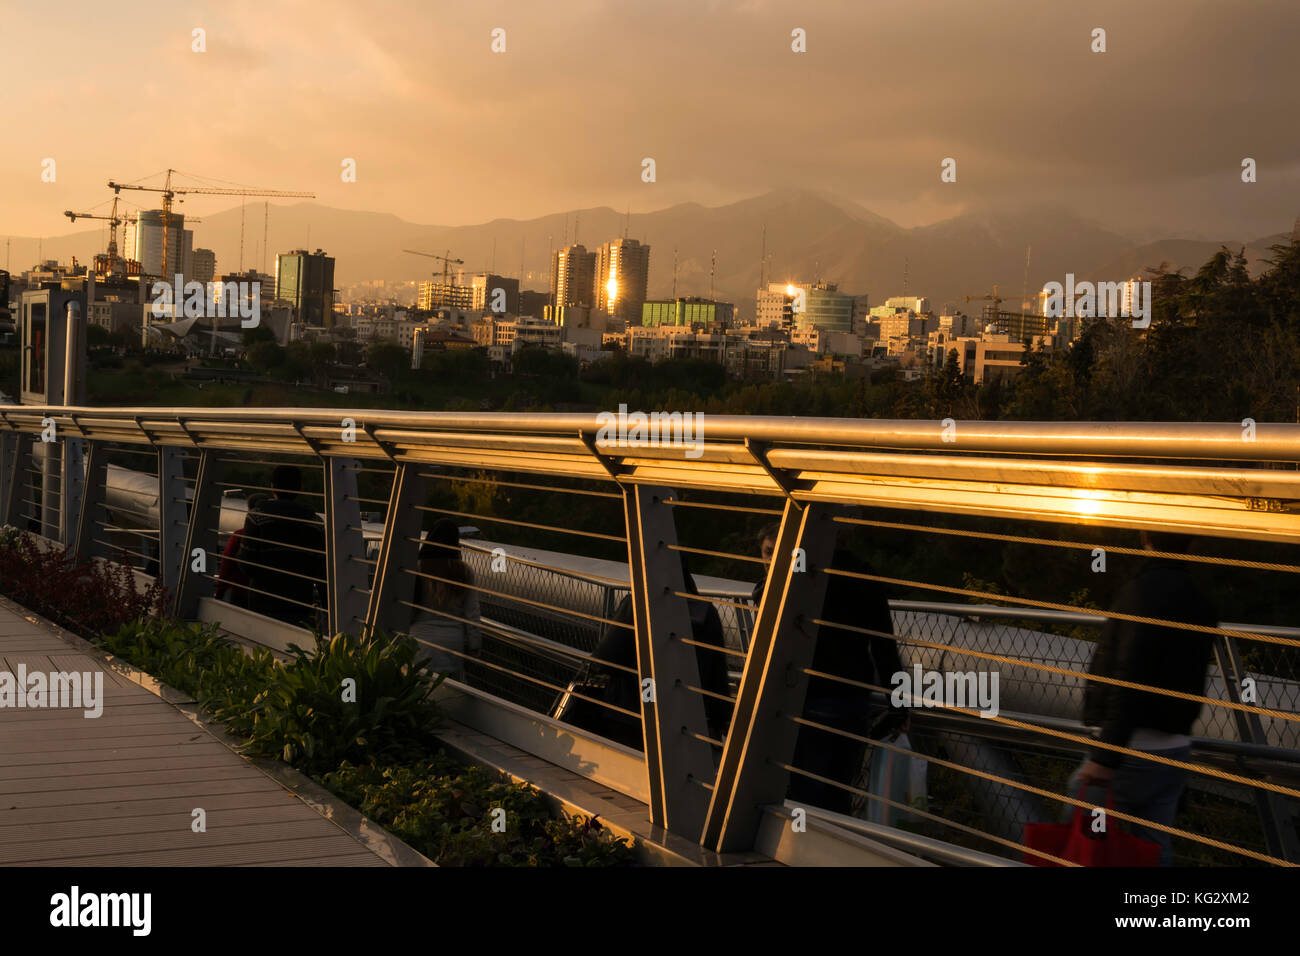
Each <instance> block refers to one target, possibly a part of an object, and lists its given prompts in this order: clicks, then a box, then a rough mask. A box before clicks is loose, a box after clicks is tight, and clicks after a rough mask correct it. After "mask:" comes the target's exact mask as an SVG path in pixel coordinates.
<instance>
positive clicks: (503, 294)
mask: <svg viewBox="0 0 1300 956" xmlns="http://www.w3.org/2000/svg"><path fill="white" fill-rule="evenodd" d="M469 284H470V306H469V309H470V311H471V312H480V313H482V312H494V313H496V314H498V315H518V314H519V280H518V279H507V278H506V277H505V276H499V275H493V274H492V273H490V272H485V273H480V274H479V275H476V276H474V278H472V279H471V280H470V283H469ZM497 290H500V292H499V293H498V291H497ZM497 306H500V308H497Z"/></svg>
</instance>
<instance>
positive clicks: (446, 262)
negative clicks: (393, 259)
mask: <svg viewBox="0 0 1300 956" xmlns="http://www.w3.org/2000/svg"><path fill="white" fill-rule="evenodd" d="M402 251H403V252H409V253H410V254H411V255H413V256H425V257H426V258H429V259H440V260H442V287H443V292H444V294H445V293H446V289H447V282H448V279H449V278H450V276H449V273H450V271H451V265H452V263H455V264H456V265H461V266H463V265H464V264H465V260H464V259H453V258H451V250H450V249H448V250H447V254H446V255H444V256H439V255H435V254H434V253H432V252H420V251H419V250H417V249H403V250H402ZM439 304H442V300H441V299H440V300H439Z"/></svg>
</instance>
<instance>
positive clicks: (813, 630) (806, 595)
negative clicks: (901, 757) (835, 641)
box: [701, 501, 835, 853]
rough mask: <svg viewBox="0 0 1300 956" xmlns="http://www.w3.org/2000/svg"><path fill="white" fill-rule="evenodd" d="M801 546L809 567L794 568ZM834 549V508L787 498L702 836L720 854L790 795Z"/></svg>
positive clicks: (745, 838) (742, 841)
mask: <svg viewBox="0 0 1300 956" xmlns="http://www.w3.org/2000/svg"><path fill="white" fill-rule="evenodd" d="M796 549H802V552H803V557H804V559H805V562H806V563H805V565H804V567H805V570H803V571H796V570H795V568H796V567H798V564H797V563H796V562H797V558H796ZM834 551H835V524H834V522H833V521H831V514H830V511H829V509H828V508H826V507H825V506H823V505H819V504H812V505H808V506H806V507H804V508H803V510H802V511H801V510H800V509H799V508H798V507H796V506H795V504H794V502H792V501H787V502H786V505H785V513H784V515H783V517H782V519H781V530H780V531H779V532H778V534H777V539H776V550H775V551H774V552H773V555H772V565H771V568H770V570H769V572H768V579H767V586H766V588H765V589H764V592H763V600H762V603H761V604H760V605H759V608H758V621H757V623H756V624H755V626H754V636H753V637H752V639H751V640H750V645H749V654H748V656H747V657H746V658H745V671H744V674H743V675H742V677H741V679H740V691H739V693H738V694H737V695H736V711H735V716H734V717H732V720H731V733H730V734H728V736H727V745H726V747H725V748H724V749H723V751H722V765H721V767H720V768H719V769H718V779H717V783H716V784H715V785H714V788H713V797H712V800H711V802H710V804H709V813H708V819H707V820H706V823H705V827H704V833H703V836H702V839H701V842H702V843H703V844H704V845H705V846H706V847H710V848H713V849H716V850H717V851H718V852H720V853H722V852H730V851H740V850H748V849H751V848H752V847H753V845H754V840H755V838H756V836H757V833H758V825H759V821H760V819H761V816H762V813H763V808H764V807H765V806H768V805H770V804H776V805H777V806H780V805H781V804H782V803H783V802H784V800H785V794H786V790H787V789H788V788H789V778H790V773H789V771H788V770H784V769H783V768H782V767H781V764H788V763H789V762H790V760H791V759H792V758H793V756H794V747H795V741H796V739H797V737H798V733H799V728H798V725H796V724H795V723H794V721H793V720H791V717H792V716H793V715H796V714H800V713H802V712H803V706H804V698H805V696H806V694H807V691H808V677H807V675H806V674H804V670H806V669H807V668H808V667H810V666H811V665H812V659H813V651H814V650H815V649H816V646H817V625H815V624H813V623H811V622H812V620H813V618H815V617H817V616H818V614H819V613H820V612H821V608H822V603H823V601H824V600H825V597H826V583H827V580H826V575H825V574H824V573H822V571H823V570H824V569H825V568H827V567H829V566H830V562H831V557H832V555H833V554H834Z"/></svg>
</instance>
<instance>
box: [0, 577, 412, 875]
mask: <svg viewBox="0 0 1300 956" xmlns="http://www.w3.org/2000/svg"><path fill="white" fill-rule="evenodd" d="M78 643H80V642H79V641H78V639H76V638H72V637H71V636H69V635H63V633H62V632H61V631H59V630H58V629H57V628H54V627H52V626H51V625H50V624H48V623H46V622H44V621H42V620H41V619H39V618H37V617H35V616H34V615H27V614H25V612H24V611H23V609H21V608H19V607H18V606H17V605H14V604H13V603H11V602H8V601H4V600H0V674H3V673H4V672H6V671H8V672H10V673H13V674H14V675H17V674H18V673H19V668H20V666H21V665H26V671H27V673H28V674H32V673H35V672H42V673H49V672H57V671H64V672H76V673H84V672H100V673H103V675H104V676H103V682H104V683H103V698H104V699H103V713H102V714H101V715H100V716H99V717H97V718H87V717H84V716H83V709H81V708H62V709H48V708H47V709H17V708H14V707H12V706H0V865H4V866H14V865H17V866H35V865H56V866H150V865H153V866H241V865H278V866H294V865H305V866H384V865H386V864H388V863H392V862H411V860H410V857H411V856H416V855H415V854H413V853H412V851H410V850H409V848H406V847H405V846H403V845H402V844H397V846H396V852H394V848H393V847H392V845H391V843H390V844H389V845H387V846H385V845H383V842H382V839H381V840H380V841H379V842H378V843H377V842H375V840H374V836H373V831H374V830H375V829H376V828H375V827H374V826H373V824H368V823H365V822H364V821H361V820H360V817H359V815H358V814H356V813H354V812H351V811H349V810H347V809H346V808H340V807H337V806H336V807H333V808H325V809H324V810H323V811H322V812H331V813H332V814H333V815H336V816H337V820H335V819H327V818H326V816H324V815H322V812H318V811H317V809H315V808H314V807H313V805H312V804H311V803H308V802H307V801H306V800H304V799H303V798H302V797H300V796H298V795H297V794H294V793H292V792H290V791H289V790H288V789H286V788H285V787H284V786H282V785H281V784H280V783H279V782H277V780H276V779H274V777H273V776H272V775H270V774H269V773H266V772H263V771H262V770H260V769H259V768H258V766H256V765H254V764H253V763H250V762H249V761H247V760H245V759H244V758H242V757H240V756H239V755H238V754H236V753H234V752H232V751H231V750H230V749H229V748H228V747H227V746H226V745H225V744H224V743H222V742H221V741H220V740H219V739H218V738H217V737H216V736H214V735H213V734H211V733H209V732H208V731H207V730H205V729H204V728H203V727H202V726H200V725H198V724H196V723H195V722H194V721H193V720H191V719H190V718H189V717H188V716H186V714H185V713H183V712H182V711H181V710H179V709H177V707H175V706H173V705H172V704H171V703H168V702H167V701H165V700H163V699H161V698H160V697H159V696H157V694H155V693H154V692H152V691H150V690H148V689H146V687H145V686H142V683H149V678H148V677H147V676H145V675H141V674H140V673H139V672H133V674H132V677H127V676H124V675H123V674H122V673H117V672H114V671H113V670H111V669H110V667H111V666H112V665H109V666H108V667H106V666H105V664H104V662H103V661H102V660H101V659H98V658H97V657H94V656H91V654H90V653H85V652H84V651H83V650H81V649H79V648H78V647H76V646H75V645H76V644H78ZM133 678H134V679H133ZM2 679H3V678H0V680H2ZM15 680H16V677H15ZM153 686H156V685H153ZM278 775H279V776H282V777H286V778H287V779H288V778H293V777H296V776H297V775H294V774H288V775H286V774H284V773H283V772H278ZM298 779H301V778H298ZM312 791H315V792H312ZM307 792H309V794H310V796H311V797H313V798H314V797H316V796H317V795H318V794H319V791H318V790H316V788H314V787H313V786H310V785H309V786H308V787H307ZM196 808H201V809H202V810H203V811H204V814H205V815H206V832H195V830H194V821H195V820H196V815H195V813H194V811H195V810H196ZM340 811H341V812H340ZM358 832H360V834H361V835H360V836H358V835H357V834H358ZM393 842H395V841H393ZM402 851H405V853H403V852H402ZM381 853H382V854H383V855H382V856H381ZM420 859H422V858H420Z"/></svg>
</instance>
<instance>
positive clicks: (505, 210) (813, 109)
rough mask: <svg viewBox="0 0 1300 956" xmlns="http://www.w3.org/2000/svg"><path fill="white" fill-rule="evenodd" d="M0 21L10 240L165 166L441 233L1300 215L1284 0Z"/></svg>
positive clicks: (141, 196)
mask: <svg viewBox="0 0 1300 956" xmlns="http://www.w3.org/2000/svg"><path fill="white" fill-rule="evenodd" d="M0 22H2V23H3V25H4V28H3V29H0V63H3V64H4V69H3V71H2V73H0V87H2V88H3V90H4V95H3V103H4V105H5V110H4V113H5V117H4V118H5V127H6V132H7V135H6V137H5V143H6V145H5V148H4V149H3V150H0V235H6V234H8V235H15V236H42V235H45V236H49V235H60V234H65V233H68V232H72V231H76V230H77V229H80V228H82V224H81V223H78V224H77V225H76V226H75V227H73V226H72V225H71V224H70V223H69V222H68V220H67V219H66V218H64V217H63V216H62V211H63V210H65V209H77V210H78V211H80V210H88V209H91V208H92V207H93V208H95V209H96V210H97V211H104V210H105V209H106V206H107V201H108V200H110V199H111V195H112V194H111V191H110V190H109V189H108V188H107V186H106V182H107V181H108V180H109V179H110V178H112V179H116V180H118V181H122V182H144V183H149V184H159V183H161V181H162V180H161V176H159V175H157V174H158V173H159V172H160V171H161V170H163V169H165V168H168V167H171V168H175V169H178V170H181V171H183V172H185V173H187V174H189V175H188V176H180V177H178V178H177V182H181V183H187V184H189V185H203V184H207V185H222V184H237V185H245V186H256V187H263V188H271V189H286V190H303V191H310V192H312V193H314V194H315V196H316V199H317V201H319V202H321V203H324V204H326V205H329V206H335V207H338V208H343V209H358V210H371V211H377V212H388V213H392V214H394V215H397V216H400V217H402V218H403V219H407V220H409V221H413V222H421V223H428V224H438V225H459V224H469V223H479V222H487V221H490V220H492V219H496V218H514V219H529V218H533V217H537V216H541V215H544V214H549V213H555V212H561V211H564V210H569V209H579V208H590V207H594V206H610V207H613V208H615V209H619V210H622V209H625V208H628V207H630V208H631V209H632V211H634V212H647V211H651V210H654V209H660V208H664V207H667V206H670V205H673V204H675V203H679V202H698V203H701V204H703V205H707V206H713V205H720V204H723V203H727V202H732V201H735V200H738V199H743V198H745V197H748V196H753V195H757V194H760V193H764V192H767V191H768V190H770V189H774V188H785V187H797V188H809V189H816V190H824V191H829V192H832V193H835V194H837V195H839V196H841V197H844V198H847V199H852V200H856V201H858V202H859V203H861V204H862V205H863V206H865V207H866V208H868V209H870V210H872V211H873V212H876V213H878V214H880V215H883V216H886V217H888V218H890V219H893V220H894V221H895V222H897V223H899V224H900V225H903V226H908V227H910V226H916V225H924V224H928V223H931V222H935V221H939V220H942V219H945V218H948V217H951V216H954V215H958V214H961V213H963V212H967V211H977V210H980V209H988V208H999V207H1006V206H1008V205H1011V204H1023V203H1030V204H1032V203H1037V202H1051V203H1064V204H1065V205H1067V206H1069V207H1071V208H1073V209H1075V210H1076V211H1078V212H1080V213H1082V214H1083V215H1085V216H1087V217H1088V218H1090V219H1094V220H1096V221H1098V222H1102V223H1105V224H1106V225H1107V226H1109V227H1110V228H1112V229H1113V230H1114V231H1116V232H1119V233H1121V234H1124V235H1129V236H1133V237H1137V238H1157V237H1186V238H1200V239H1218V238H1223V237H1228V236H1231V237H1239V238H1241V239H1252V238H1256V237H1259V236H1264V235H1268V234H1271V233H1276V232H1284V231H1287V232H1289V231H1290V228H1291V224H1292V222H1293V221H1294V220H1295V218H1296V216H1297V215H1300V123H1297V119H1296V118H1297V117H1300V56H1297V53H1298V52H1300V51H1298V50H1297V49H1296V45H1297V38H1300V2H1296V0H1240V2H1233V3H1223V2H1218V0H1143V2H1141V3H1132V2H1130V0H1120V2H1111V0H1089V2H1075V3H1067V2H1047V3H1044V2H1041V0H901V2H895V0H849V2H837V0H793V2H777V0H734V2H722V0H553V2H548V3H538V2H536V0H526V2H491V0H475V2H472V3H447V2H428V0H424V2H391V0H367V2H364V3H359V2H356V0H345V2H337V0H310V2H299V0H258V2H248V0H223V2H220V3H211V4H203V3H185V2H174V0H163V2H155V0H142V2H129V0H128V2H123V3H119V4H105V3H102V2H96V3H90V2H67V3H59V4H49V3H47V2H44V0H0ZM1096 28H1101V29H1104V30H1105V31H1106V36H1105V42H1106V51H1105V52H1104V53H1099V52H1093V51H1092V49H1091V47H1092V46H1093V45H1094V40H1093V30H1094V29H1096ZM196 29H201V30H203V31H205V32H204V36H203V39H204V43H205V46H206V49H205V51H204V52H195V51H194V49H193V48H194V46H195V42H196V41H195V39H194V31H195V30H196ZM495 29H501V30H504V31H505V33H504V43H505V51H504V52H499V53H496V52H493V51H492V49H491V46H492V43H493V37H492V31H493V30H495ZM796 29H798V30H802V31H804V35H805V37H806V40H805V45H806V52H801V53H796V52H794V51H793V50H792V44H793V43H794V40H793V38H792V31H794V30H796ZM646 158H651V159H653V160H654V161H655V181H654V182H644V181H643V180H642V170H643V160H645V159H646ZM945 158H952V159H954V160H955V161H956V181H955V182H948V183H945V182H941V180H940V172H941V162H942V161H943V160H944V159H945ZM1246 158H1251V159H1254V160H1255V162H1256V165H1257V172H1256V179H1257V181H1256V182H1254V183H1243V182H1242V161H1243V160H1244V159H1246ZM51 159H52V160H54V166H53V172H54V181H53V182H45V181H43V180H42V175H43V173H44V174H45V175H46V177H47V178H48V176H49V164H48V163H47V160H51ZM347 159H351V160H354V161H355V165H356V181H355V182H344V181H343V177H342V172H343V163H344V161H345V160H347ZM123 197H124V198H129V199H130V200H131V201H132V202H133V203H135V204H136V205H137V206H142V207H145V208H153V207H155V206H156V205H157V203H156V201H153V200H152V196H151V195H150V194H147V193H135V194H134V195H129V196H128V194H123ZM235 204H237V203H236V202H235V201H232V200H230V199H228V198H224V197H197V196H196V197H191V198H190V199H189V200H188V201H187V202H186V203H185V204H184V205H183V206H179V207H178V209H179V210H180V211H183V212H185V213H187V214H188V215H191V216H194V215H198V216H201V215H202V214H203V213H204V212H205V211H207V212H216V211H219V210H221V209H226V208H229V207H230V206H231V205H235Z"/></svg>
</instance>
